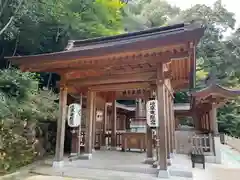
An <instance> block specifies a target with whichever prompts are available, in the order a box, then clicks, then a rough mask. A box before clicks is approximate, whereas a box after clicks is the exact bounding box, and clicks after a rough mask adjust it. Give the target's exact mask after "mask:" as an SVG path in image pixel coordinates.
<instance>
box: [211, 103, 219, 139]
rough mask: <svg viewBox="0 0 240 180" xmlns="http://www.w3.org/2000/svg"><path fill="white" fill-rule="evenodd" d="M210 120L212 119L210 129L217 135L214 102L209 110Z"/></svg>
mask: <svg viewBox="0 0 240 180" xmlns="http://www.w3.org/2000/svg"><path fill="white" fill-rule="evenodd" d="M211 121H212V130H213V134H214V136H216V135H218V134H219V133H218V122H217V109H216V107H214V104H213V105H212V110H211Z"/></svg>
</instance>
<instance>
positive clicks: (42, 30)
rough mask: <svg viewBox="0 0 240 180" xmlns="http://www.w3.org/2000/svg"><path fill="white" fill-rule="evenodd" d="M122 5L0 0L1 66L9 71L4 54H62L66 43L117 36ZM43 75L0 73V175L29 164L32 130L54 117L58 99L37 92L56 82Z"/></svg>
mask: <svg viewBox="0 0 240 180" xmlns="http://www.w3.org/2000/svg"><path fill="white" fill-rule="evenodd" d="M123 6H124V4H123V3H122V2H121V1H120V0H111V1H109V0H40V1H33V0H0V65H1V68H3V67H10V66H9V65H8V64H7V63H6V61H5V60H4V58H3V57H5V56H13V55H15V56H18V55H32V54H39V53H48V52H55V51H61V50H63V49H64V48H65V47H66V45H67V42H68V40H69V39H86V38H91V37H98V36H109V35H114V34H119V33H121V32H122V31H123V26H122V8H123ZM46 77H47V78H48V77H49V73H48V72H47V73H41V75H39V74H33V73H22V72H20V71H19V70H16V69H6V70H1V71H0V95H1V96H0V97H1V98H2V99H3V101H1V102H0V160H1V161H0V169H1V171H2V172H0V173H5V172H7V171H9V170H12V169H15V168H17V167H19V166H21V165H24V164H26V163H29V162H31V161H32V160H33V158H34V157H35V156H36V154H35V153H36V149H35V148H34V144H35V143H36V136H35V135H36V132H35V127H37V124H38V123H39V122H40V121H42V120H51V121H54V120H56V119H57V116H58V105H57V104H56V103H55V102H54V101H55V100H56V99H57V95H55V94H54V93H53V92H46V91H42V90H41V89H42V87H43V86H48V87H49V84H51V85H53V86H54V84H55V83H54V82H53V83H51V82H52V80H51V79H50V78H49V79H50V83H48V80H46ZM51 77H52V78H57V76H55V74H53V75H52V74H51ZM39 81H41V83H40V84H39ZM50 88H52V87H50Z"/></svg>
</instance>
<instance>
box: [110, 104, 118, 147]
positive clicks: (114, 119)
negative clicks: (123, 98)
mask: <svg viewBox="0 0 240 180" xmlns="http://www.w3.org/2000/svg"><path fill="white" fill-rule="evenodd" d="M111 120H112V128H111V132H112V133H111V147H112V148H113V149H115V148H116V143H117V142H116V140H117V139H116V122H117V110H116V101H115V100H114V101H113V102H112V118H111Z"/></svg>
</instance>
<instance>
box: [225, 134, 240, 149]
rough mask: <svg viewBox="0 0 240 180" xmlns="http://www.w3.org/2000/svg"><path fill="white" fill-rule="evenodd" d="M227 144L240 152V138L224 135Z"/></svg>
mask: <svg viewBox="0 0 240 180" xmlns="http://www.w3.org/2000/svg"><path fill="white" fill-rule="evenodd" d="M224 141H225V144H227V145H229V146H230V147H232V148H234V149H236V150H237V151H240V138H237V137H233V136H229V135H226V134H225V135H224Z"/></svg>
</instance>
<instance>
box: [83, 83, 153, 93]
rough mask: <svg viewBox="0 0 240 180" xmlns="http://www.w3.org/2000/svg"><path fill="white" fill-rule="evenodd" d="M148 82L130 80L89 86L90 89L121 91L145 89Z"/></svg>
mask: <svg viewBox="0 0 240 180" xmlns="http://www.w3.org/2000/svg"><path fill="white" fill-rule="evenodd" d="M149 87H150V84H149V83H147V82H132V83H131V82H130V83H113V84H100V85H96V86H89V87H88V88H89V89H91V90H92V91H99V92H100V91H123V90H126V89H141V88H142V89H147V88H149Z"/></svg>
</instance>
